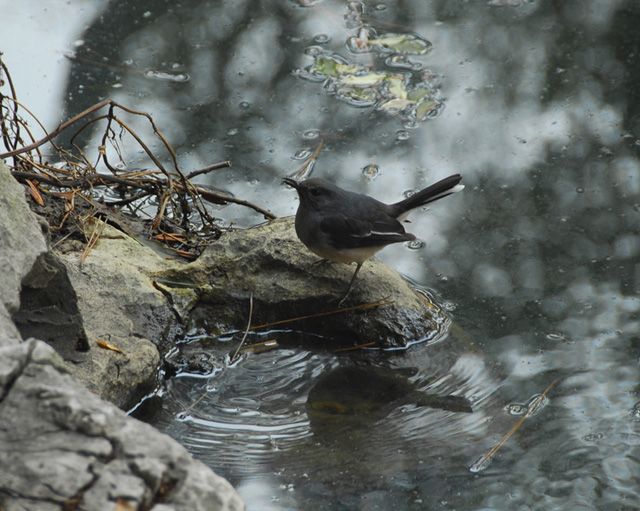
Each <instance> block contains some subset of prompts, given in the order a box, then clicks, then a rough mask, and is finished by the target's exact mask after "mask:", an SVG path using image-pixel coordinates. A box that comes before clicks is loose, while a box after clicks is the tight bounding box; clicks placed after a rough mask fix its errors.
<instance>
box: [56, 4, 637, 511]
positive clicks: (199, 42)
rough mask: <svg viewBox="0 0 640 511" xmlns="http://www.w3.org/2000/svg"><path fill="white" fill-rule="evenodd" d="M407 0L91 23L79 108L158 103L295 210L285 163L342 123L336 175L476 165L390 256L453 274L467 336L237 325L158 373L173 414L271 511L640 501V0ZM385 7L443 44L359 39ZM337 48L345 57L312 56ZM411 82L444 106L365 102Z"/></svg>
mask: <svg viewBox="0 0 640 511" xmlns="http://www.w3.org/2000/svg"><path fill="white" fill-rule="evenodd" d="M305 3H306V4H308V6H307V7H305V6H304V5H303V4H305ZM401 4H402V5H397V4H396V3H394V2H387V3H381V2H378V3H370V2H364V3H360V2H341V1H329V0H327V1H324V2H323V1H316V2H313V1H310V2H302V1H297V2H296V1H293V0H279V1H276V0H271V1H268V0H264V1H260V2H249V1H235V2H221V1H214V2H196V1H187V2H181V3H179V4H175V3H160V4H159V3H157V2H119V3H115V4H110V5H109V7H108V9H107V10H106V11H105V12H104V14H103V15H102V16H101V17H100V18H99V19H98V20H97V21H96V22H95V23H93V25H92V26H91V27H89V28H88V29H87V31H86V33H85V34H84V36H83V44H82V45H78V47H77V48H76V58H75V60H74V61H73V67H72V72H71V77H70V81H69V85H68V98H69V103H68V105H67V110H68V112H69V114H73V113H75V112H77V111H80V110H82V109H83V108H85V107H87V106H89V105H90V104H93V103H94V102H96V101H97V100H98V99H99V98H102V97H105V96H110V97H112V98H113V99H115V100H117V101H118V102H120V103H122V104H125V105H129V106H131V107H135V108H137V109H139V110H146V111H149V112H151V113H153V116H154V120H155V121H156V123H157V124H158V125H159V126H162V128H161V129H162V131H163V133H164V134H165V136H167V138H168V139H169V140H170V142H171V144H172V145H173V147H174V149H175V150H176V152H177V153H178V154H179V155H180V159H181V164H182V166H183V168H185V169H191V168H193V169H195V168H201V167H204V166H206V165H209V164H211V163H213V162H216V161H221V160H227V159H230V160H232V161H233V164H234V167H233V168H232V169H230V170H228V171H227V170H225V171H223V172H221V173H219V174H216V175H215V176H213V177H211V178H210V179H211V181H210V182H209V183H208V184H210V185H214V186H217V187H220V188H224V189H227V190H229V191H230V192H232V193H235V194H237V195H239V196H242V197H244V198H246V199H249V200H252V201H254V202H257V203H260V204H262V205H265V206H266V207H268V208H270V209H272V210H273V211H274V212H275V213H277V214H279V215H287V214H292V213H293V212H294V210H295V207H296V202H295V195H294V193H293V192H292V191H289V190H285V189H284V188H282V187H281V185H280V177H281V176H282V175H285V174H290V173H291V172H294V171H296V170H298V168H299V167H300V165H301V158H303V157H304V156H305V155H308V154H310V153H311V152H313V150H314V149H315V148H316V147H317V145H318V143H319V142H320V140H322V142H323V150H322V151H321V152H320V155H319V157H318V161H317V164H316V167H315V169H314V176H317V177H324V178H328V179H332V180H334V181H335V182H337V183H338V184H340V185H341V186H344V187H347V188H351V189H355V190H359V191H362V192H366V193H368V194H370V195H374V196H376V197H377V198H379V199H381V200H385V201H387V202H392V201H394V200H399V198H400V197H401V196H402V194H403V193H405V192H407V191H410V190H413V189H416V188H419V187H422V186H424V185H425V184H426V183H428V182H432V181H435V180H436V179H437V178H440V177H444V176H445V175H448V174H452V173H455V172H460V173H461V174H463V176H464V182H465V184H466V189H465V191H464V192H463V193H461V194H457V195H458V196H456V197H452V198H451V199H450V200H449V199H447V201H442V204H440V203H438V204H437V205H434V206H433V207H432V208H430V211H429V214H422V215H415V218H412V222H413V223H412V225H411V232H414V233H416V234H417V235H419V236H420V237H422V238H423V241H424V244H420V245H417V246H415V247H414V250H408V249H407V247H401V246H398V247H392V248H389V249H387V250H385V251H383V252H382V253H381V254H380V257H381V258H382V259H383V260H385V261H387V262H389V263H390V264H391V265H392V266H393V267H394V268H396V269H398V270H399V271H401V272H403V273H405V274H407V275H408V276H409V277H410V278H411V279H412V280H414V281H416V282H418V283H420V284H421V285H423V286H426V287H429V288H435V289H436V290H437V295H438V297H439V298H438V300H439V301H440V302H446V303H447V304H448V306H449V309H450V310H451V311H452V314H453V316H454V319H455V322H456V323H457V325H458V326H457V328H458V329H459V330H461V331H463V332H465V334H464V335H458V334H457V333H455V332H454V333H453V334H452V335H451V336H450V338H449V339H446V340H443V341H442V342H440V343H437V344H435V345H429V346H427V345H419V344H418V345H415V346H413V347H412V348H411V349H409V350H408V351H406V352H404V353H394V354H392V355H390V354H379V353H377V354H359V355H338V354H331V353H323V352H318V351H310V350H304V349H281V350H275V351H271V352H267V353H262V354H259V355H252V354H249V355H245V356H243V357H242V358H241V359H240V360H239V361H237V362H235V363H234V364H232V365H229V364H228V362H227V360H228V359H227V358H225V357H226V354H227V353H228V352H229V351H230V350H229V348H228V343H227V344H225V343H222V342H217V341H216V342H213V343H210V345H208V346H207V349H206V350H204V349H203V357H205V358H207V357H208V358H207V361H208V362H209V363H210V366H209V368H208V370H207V371H205V372H204V373H196V372H190V371H188V370H183V372H181V373H179V374H177V375H176V376H175V377H173V378H171V379H169V380H168V381H167V382H166V384H165V386H164V388H163V389H161V390H160V391H159V393H158V395H159V397H161V398H162V405H163V407H162V411H161V412H160V414H159V416H158V417H157V418H156V420H155V423H156V424H157V426H158V427H160V428H161V429H162V430H164V431H166V432H167V433H169V434H171V435H172V436H174V437H175V438H177V439H178V440H179V441H180V442H182V443H183V444H184V445H185V446H186V447H187V448H188V449H189V450H190V451H191V452H192V453H193V454H194V455H195V456H196V457H198V458H199V459H201V460H203V461H204V462H205V463H207V464H208V465H209V466H211V467H212V468H213V469H215V470H216V471H217V472H219V473H221V474H222V475H224V476H225V477H227V478H228V479H230V480H231V481H232V482H233V483H234V484H235V485H237V486H238V488H239V489H240V491H241V493H242V494H243V496H244V497H245V499H246V500H247V502H248V505H249V509H454V508H455V509H525V508H528V509H599V510H609V509H621V508H624V509H626V508H632V507H634V506H637V504H638V499H639V498H640V497H639V495H640V485H638V483H637V476H636V475H637V474H638V473H639V471H640V466H639V464H638V459H639V457H640V453H639V452H638V445H639V442H638V440H639V439H638V430H639V428H640V411H639V410H640V405H638V402H639V401H640V398H638V379H639V376H640V375H639V374H638V364H637V361H638V358H639V355H640V343H639V340H638V339H639V337H638V332H639V331H640V314H639V311H640V299H639V298H638V292H639V289H640V264H639V263H638V261H639V260H640V235H639V234H638V225H639V221H640V198H639V197H640V163H639V161H638V152H639V150H640V122H639V119H640V113H639V108H640V101H639V98H638V91H640V75H639V73H640V71H639V70H640V65H639V59H640V51H639V48H640V35H639V34H640V33H639V32H638V30H637V26H638V23H640V7H639V6H638V5H637V3H635V2H632V1H623V0H612V1H608V2H600V1H597V0H568V1H566V2H545V1H542V0H488V1H478V2H463V1H449V0H447V1H444V0H440V1H437V0H433V1H423V0H420V1H417V0H416V1H408V2H402V3H401ZM363 26H364V27H365V28H367V29H368V30H370V32H368V37H370V38H371V39H376V38H379V39H380V38H382V37H383V36H384V35H397V34H403V33H410V34H414V35H415V36H416V37H417V36H419V37H420V38H421V39H422V40H424V41H427V42H428V43H429V45H427V44H426V43H421V46H422V47H423V48H428V51H425V52H424V53H422V54H411V55H400V56H401V57H402V58H396V60H389V58H390V55H389V54H388V52H387V49H381V50H380V51H378V52H375V53H374V54H364V53H358V52H357V51H353V50H354V46H353V45H354V44H355V45H356V48H357V44H359V43H358V42H357V41H354V40H352V39H350V38H354V37H356V38H360V39H362V37H363V36H362V33H361V29H362V27H363ZM412 37H413V36H412ZM387 42H389V41H387ZM380 44H381V43H380ZM389 44H391V43H389ZM319 54H322V55H329V56H331V59H329V60H327V61H321V62H320V64H318V62H319V61H318V59H317V55H319ZM393 56H394V57H398V55H393ZM89 61H90V62H89ZM327 62H329V63H327ZM314 63H315V64H316V65H319V66H320V67H321V70H320V71H321V72H323V73H328V74H330V73H337V75H335V76H333V75H332V76H329V77H328V78H327V77H324V79H323V80H317V81H314V80H310V79H305V77H304V76H301V75H303V74H304V73H305V70H307V69H308V67H309V66H312V65H313V64H314ZM337 64H339V65H340V66H346V67H338V68H336V67H335V66H336V65H337ZM349 66H351V67H355V68H358V69H364V67H365V66H372V68H371V69H372V70H375V72H376V73H380V76H375V77H372V76H371V75H370V74H368V73H369V72H368V71H366V72H365V71H361V72H360V75H359V76H365V78H366V79H367V80H373V81H375V82H376V83H375V85H371V86H370V90H369V89H368V90H369V92H362V90H364V89H365V87H364V86H363V88H362V90H358V91H355V92H354V90H345V89H344V87H345V79H344V78H345V74H344V73H345V69H348V68H349ZM320 71H318V69H315V70H314V73H315V74H316V75H317V73H318V72H320ZM340 73H342V75H341V74H340ZM347 75H348V73H347ZM396 75H397V76H401V77H403V79H402V80H404V82H402V80H400V81H394V79H393V77H394V76H396ZM327 76H328V75H327ZM306 78H309V77H308V76H307V77H306ZM340 80H342V81H340ZM349 80H352V79H348V80H346V81H347V82H348V81H349ZM400 82H402V83H405V84H406V87H407V91H408V92H407V98H404V99H405V100H410V101H413V100H415V102H414V103H413V104H412V105H411V106H408V107H407V108H409V109H410V108H414V107H415V109H417V108H418V106H419V105H418V103H419V102H420V101H422V103H420V105H427V106H422V108H423V110H421V112H423V113H425V112H431V110H429V109H430V108H432V107H433V106H434V105H435V104H437V105H439V106H438V108H437V109H435V107H434V110H433V112H434V115H432V116H429V115H425V116H424V117H422V116H421V115H418V114H416V113H415V112H414V114H411V115H409V114H408V113H407V112H408V110H407V111H403V110H401V109H400V108H399V107H398V108H397V109H394V108H391V107H385V108H381V103H380V102H377V103H376V104H375V105H373V106H367V104H366V101H365V100H366V99H367V98H371V97H376V98H378V97H379V96H376V95H384V94H387V95H388V94H391V95H392V96H393V94H394V93H395V94H396V96H393V97H391V99H389V96H385V97H386V99H385V100H386V101H388V100H391V101H395V99H403V98H401V97H400V96H402V95H403V93H402V92H399V91H400V90H401V89H402V87H403V85H402V83H400ZM371 87H373V88H371ZM417 89H424V90H421V91H418V92H416V90H417ZM371 91H372V92H371ZM393 91H395V92H393ZM419 93H420V94H423V95H420V94H419ZM372 94H373V96H371V95H372ZM354 98H355V99H354ZM363 98H364V99H363ZM394 98H395V99H394ZM412 98H413V99H412ZM358 101H360V102H361V103H362V104H360V105H359V107H358V108H356V107H355V106H353V105H354V104H356V103H357V102H358ZM427 101H432V102H433V104H431V103H427ZM393 105H395V106H398V105H400V102H397V101H396V102H395V103H393V104H392V106H393ZM412 115H413V117H412ZM140 131H141V132H144V129H143V128H140ZM148 138H149V139H151V137H148ZM92 143H94V145H97V144H96V143H95V141H94V142H92ZM129 156H130V159H131V160H132V161H131V162H130V163H131V164H132V166H135V165H137V166H144V165H145V162H144V160H140V161H136V158H137V156H136V155H135V154H133V155H129ZM203 179H204V178H203ZM445 202H446V204H445ZM216 214H217V215H218V216H221V217H223V218H224V220H225V222H231V221H233V222H236V223H237V224H238V225H240V226H246V225H252V224H255V223H258V222H259V221H260V220H261V219H260V218H257V217H256V216H255V215H254V214H253V213H250V212H246V211H238V209H237V208H235V209H234V207H228V208H226V209H220V210H218V211H217V212H216ZM423 245H424V246H423ZM201 335H203V334H202V333H201V332H196V333H193V337H192V339H191V340H190V341H189V342H187V343H185V345H186V344H192V343H194V342H197V339H198V336H201ZM463 337H464V338H468V339H472V341H470V342H460V339H462V338H463ZM205 352H206V353H205ZM558 376H562V381H561V382H560V383H559V384H558V385H557V386H556V387H555V388H554V389H553V390H552V391H551V392H550V393H549V395H548V402H546V405H545V406H544V407H542V409H541V410H539V411H538V412H537V413H536V414H535V415H533V416H532V417H530V418H528V419H527V421H526V422H525V424H524V425H523V426H522V427H521V428H520V430H519V431H518V432H517V433H516V434H515V435H514V436H513V437H512V438H511V439H510V440H509V442H508V443H507V444H506V445H505V446H504V447H503V448H502V450H501V451H500V453H499V454H498V456H497V457H496V459H495V460H494V462H493V463H492V464H491V466H490V467H489V468H488V469H487V470H485V471H484V472H483V473H481V474H479V475H472V474H470V473H469V471H468V468H469V465H470V464H471V463H473V462H474V461H475V460H476V459H477V458H478V457H479V456H480V455H481V454H483V453H485V452H487V451H488V450H489V449H490V448H491V446H493V445H495V444H496V443H497V442H498V441H499V440H500V438H501V437H502V435H504V434H505V433H506V432H507V431H508V430H509V429H510V427H511V426H512V425H513V424H514V423H515V422H517V420H518V418H519V415H521V413H522V410H523V409H526V406H527V403H531V400H532V399H533V398H535V396H537V395H539V394H540V393H541V392H542V391H543V390H544V389H545V388H546V387H547V386H548V385H549V384H550V383H551V382H552V381H554V380H555V379H556V378H557V377H558ZM203 395H204V396H205V397H204V398H202V396H203ZM199 399H200V401H199V402H198V404H197V405H196V406H192V405H193V404H194V403H195V402H196V401H197V400H199ZM462 400H468V402H469V403H470V404H471V407H472V409H473V413H467V412H468V410H466V409H464V410H463V408H465V406H463V405H464V403H465V401H462ZM190 407H191V408H190ZM187 410H188V412H185V411H187ZM343 412H344V413H343ZM333 428H335V430H334V429H333Z"/></svg>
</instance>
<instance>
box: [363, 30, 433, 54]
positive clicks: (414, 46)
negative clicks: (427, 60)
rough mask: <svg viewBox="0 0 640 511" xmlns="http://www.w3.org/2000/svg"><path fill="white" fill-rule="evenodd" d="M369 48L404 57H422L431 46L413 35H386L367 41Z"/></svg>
mask: <svg viewBox="0 0 640 511" xmlns="http://www.w3.org/2000/svg"><path fill="white" fill-rule="evenodd" d="M369 46H370V47H378V48H379V49H382V50H389V51H393V52H396V53H404V54H406V55H424V54H425V53H427V52H428V51H429V50H430V49H431V46H432V45H431V43H430V42H429V41H427V40H426V39H423V38H421V37H419V36H417V35H415V34H387V35H385V36H381V37H376V38H375V39H369Z"/></svg>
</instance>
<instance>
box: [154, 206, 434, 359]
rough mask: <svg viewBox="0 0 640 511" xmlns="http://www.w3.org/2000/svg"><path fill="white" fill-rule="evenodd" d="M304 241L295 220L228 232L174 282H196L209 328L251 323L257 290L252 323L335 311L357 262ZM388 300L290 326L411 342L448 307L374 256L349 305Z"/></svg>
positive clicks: (333, 335)
mask: <svg viewBox="0 0 640 511" xmlns="http://www.w3.org/2000/svg"><path fill="white" fill-rule="evenodd" d="M318 262H319V259H318V257H317V256H315V255H313V254H312V253H311V252H309V251H308V250H307V249H306V248H305V247H304V245H302V243H301V242H300V241H299V240H298V237H297V236H296V233H295V229H294V226H293V219H292V218H286V219H281V220H276V221H273V222H271V223H269V224H267V225H264V226H261V227H257V228H253V229H247V230H243V231H237V232H230V233H227V234H226V235H225V236H223V237H222V238H220V240H218V241H217V242H215V243H213V244H212V245H210V246H209V247H207V249H206V251H205V252H204V253H203V254H202V256H200V258H199V259H198V260H197V261H195V262H194V263H192V264H190V265H189V266H188V267H186V268H184V269H181V270H180V271H179V272H177V273H176V272H167V273H166V276H167V277H168V279H169V280H173V281H176V282H181V283H184V282H186V281H189V282H192V283H193V285H194V287H195V288H197V291H198V294H199V297H200V299H201V307H200V310H199V314H201V315H202V316H203V317H204V318H205V319H206V321H207V323H208V325H210V326H211V327H212V326H213V325H216V326H221V325H227V326H231V327H234V328H238V329H243V328H244V327H245V326H246V322H247V317H248V311H249V298H250V296H253V304H254V306H253V321H252V324H253V325H259V324H264V323H271V322H275V321H282V320H286V319H290V318H298V317H306V316H310V315H314V314H318V313H323V312H330V311H332V310H335V309H337V308H338V307H337V302H338V300H339V298H340V297H341V296H342V294H343V293H344V290H345V289H346V287H347V284H348V283H349V281H350V279H351V276H352V275H353V272H354V270H355V265H351V266H350V265H345V264H340V263H319V264H318ZM381 300H383V301H385V302H389V303H387V304H386V305H382V306H378V307H371V308H363V309H357V310H351V311H348V312H341V313H339V314H333V315H331V316H320V317H317V318H315V319H314V318H309V319H306V320H304V321H296V322H293V323H290V324H287V325H285V326H284V327H285V328H292V329H295V330H300V331H307V332H316V333H319V334H321V335H322V336H323V337H324V338H330V339H334V340H337V341H346V342H347V343H349V344H363V343H369V342H375V343H376V344H377V345H379V346H383V347H387V348H389V347H398V346H406V345H407V343H409V342H410V341H415V340H418V339H422V338H425V337H430V336H432V335H433V334H435V333H436V332H439V331H440V330H441V329H442V325H443V322H444V315H443V313H442V311H441V310H440V309H439V308H438V307H436V306H435V305H434V304H432V303H431V302H429V301H428V300H427V299H426V298H424V297H420V296H418V295H417V294H416V293H415V292H414V291H413V290H412V289H411V287H410V286H409V284H408V283H407V281H406V280H404V279H403V278H402V277H401V276H400V275H399V274H398V273H397V272H396V271H395V270H393V269H391V268H390V267H389V266H387V265H386V264H384V263H382V262H380V261H378V260H377V259H372V260H370V261H367V262H365V263H364V265H363V267H362V269H361V270H360V273H359V274H358V279H357V280H356V282H355V285H354V288H353V290H352V292H351V295H350V296H349V297H348V298H347V300H346V303H345V304H344V307H349V306H357V305H362V304H367V303H370V302H376V301H381Z"/></svg>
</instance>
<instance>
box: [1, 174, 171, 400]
mask: <svg viewBox="0 0 640 511" xmlns="http://www.w3.org/2000/svg"><path fill="white" fill-rule="evenodd" d="M114 231H115V229H114ZM115 232H118V231H115ZM0 243H1V245H2V250H0V264H2V265H3V266H2V268H3V270H4V271H2V272H0V289H1V290H2V292H1V293H0V298H1V300H2V302H1V303H2V304H4V307H6V310H7V311H8V313H9V314H10V316H11V319H12V323H5V326H3V327H0V328H6V329H9V330H11V329H12V327H13V325H14V324H15V327H17V329H18V331H19V332H20V334H21V336H22V338H27V337H35V338H38V339H42V340H44V341H46V342H47V343H49V344H50V345H51V346H53V347H54V348H55V349H56V351H57V352H58V353H59V354H60V355H61V356H62V358H63V359H64V361H65V362H66V363H67V367H68V369H69V370H70V371H71V373H72V374H73V375H74V376H76V377H77V378H78V379H79V380H80V381H81V382H82V383H83V384H84V385H86V386H87V387H88V388H89V389H90V390H93V391H94V392H96V393H98V394H99V395H100V396H101V397H103V398H105V399H107V400H109V401H111V402H113V403H116V404H117V405H118V406H121V407H127V406H130V405H132V404H133V403H134V402H135V401H137V400H139V399H140V398H141V397H142V396H143V395H145V394H146V393H148V392H149V391H150V390H152V389H153V388H154V387H155V385H156V374H157V368H158V364H159V362H160V354H159V352H158V349H157V348H156V346H155V345H154V343H152V342H151V341H149V340H148V339H147V337H146V336H145V333H146V334H147V335H155V334H156V333H157V332H158V330H157V329H154V328H148V326H149V325H150V324H153V325H154V326H156V323H154V321H155V320H156V319H159V321H157V323H162V324H163V325H164V327H160V328H164V329H165V330H168V329H169V327H168V326H167V325H169V324H171V323H172V321H171V318H169V317H168V316H169V315H170V314H167V308H166V305H165V306H164V308H161V311H160V313H159V314H157V315H156V316H154V317H150V318H148V320H147V322H143V324H142V326H141V327H140V328H134V327H131V325H132V324H133V323H134V322H133V320H131V318H138V317H139V316H144V315H145V312H146V311H145V310H144V305H145V302H144V301H143V300H141V299H140V296H141V294H142V293H141V289H140V286H138V282H135V283H132V282H131V279H128V280H126V276H127V274H126V272H125V271H124V270H125V269H126V268H127V267H128V266H133V265H132V264H129V265H127V264H122V263H121V259H118V258H115V260H116V262H117V263H120V266H116V267H112V268H111V271H110V273H109V274H108V275H105V274H104V273H102V274H101V276H100V278H101V279H102V281H100V282H96V279H95V278H94V276H93V275H91V274H90V273H89V274H87V271H88V272H91V271H95V272H100V271H101V268H100V267H94V266H93V265H92V263H89V266H85V267H83V266H82V265H81V263H80V257H81V256H80V255H79V254H77V253H76V254H74V255H73V256H70V257H68V258H67V260H64V261H61V259H60V258H59V257H58V256H57V255H56V254H54V253H53V252H52V251H50V250H49V248H48V226H47V223H46V222H45V221H43V220H42V219H41V218H40V217H38V216H37V215H35V214H34V213H33V212H32V211H31V210H30V208H29V207H28V205H27V203H26V200H25V192H24V189H23V187H22V186H21V185H20V184H18V183H17V182H16V181H15V179H13V177H12V176H11V174H10V172H9V169H8V168H7V167H6V166H5V165H4V164H3V163H2V162H0ZM132 243H135V242H133V241H132ZM107 245H108V244H107V243H104V244H103V247H104V246H107ZM100 254H101V252H100V251H99V250H97V251H96V253H95V257H94V260H105V259H109V258H110V257H111V256H113V254H106V255H104V257H103V258H100ZM91 255H94V254H90V257H91ZM152 255H155V254H153V253H152ZM156 257H157V256H156ZM69 259H70V260H69ZM141 264H144V261H143V262H141ZM83 272H84V273H83ZM133 273H134V274H135V275H137V273H136V270H134V271H133ZM76 276H80V277H78V278H75V279H74V280H73V281H72V280H71V279H70V277H76ZM114 281H115V282H122V281H125V282H124V285H125V286H127V285H130V286H131V287H130V288H128V289H127V290H126V292H125V291H124V288H123V287H118V286H116V285H114ZM146 282H147V284H148V287H150V286H151V284H150V281H149V279H146ZM83 284H84V286H83ZM92 285H94V286H95V287H93V288H91V286H92ZM76 286H77V287H78V289H79V290H80V291H81V294H80V293H79V292H77V291H76ZM138 291H140V293H138ZM114 294H116V298H115V299H113V295H114ZM100 297H102V299H101V298H100ZM125 297H129V298H130V299H129V300H128V301H127V300H126V298H125ZM155 298H156V302H155V303H158V302H164V301H165V300H164V298H163V296H162V294H161V293H160V292H159V291H155ZM118 300H119V301H120V303H119V304H118V306H117V307H113V306H112V307H108V306H107V305H112V304H113V303H114V301H115V302H117V301H118ZM134 305H139V306H140V307H139V308H138V307H135V306H134ZM125 310H126V312H125ZM141 310H142V311H141ZM0 314H1V311H0ZM173 323H174V324H175V322H173ZM123 325H126V326H124V327H123ZM15 327H14V328H13V329H15ZM7 336H11V333H10V332H7ZM13 338H14V339H15V332H14V335H13ZM158 338H162V336H161V335H160V334H158ZM98 340H103V341H107V342H110V343H111V344H113V345H115V346H117V347H118V348H120V350H122V353H119V352H116V351H110V350H104V349H100V348H98V347H97V344H96V341H98ZM165 342H166V341H165ZM3 343H5V340H4V339H3V340H2V341H0V345H1V344H3Z"/></svg>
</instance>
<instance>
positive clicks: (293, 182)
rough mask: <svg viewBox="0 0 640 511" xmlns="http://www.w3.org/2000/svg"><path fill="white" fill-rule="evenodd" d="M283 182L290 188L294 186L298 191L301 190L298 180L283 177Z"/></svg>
mask: <svg viewBox="0 0 640 511" xmlns="http://www.w3.org/2000/svg"><path fill="white" fill-rule="evenodd" d="M282 182H283V183H286V184H288V185H289V186H292V187H293V188H295V189H296V190H299V189H300V181H298V180H297V179H293V178H290V177H283V178H282Z"/></svg>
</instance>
